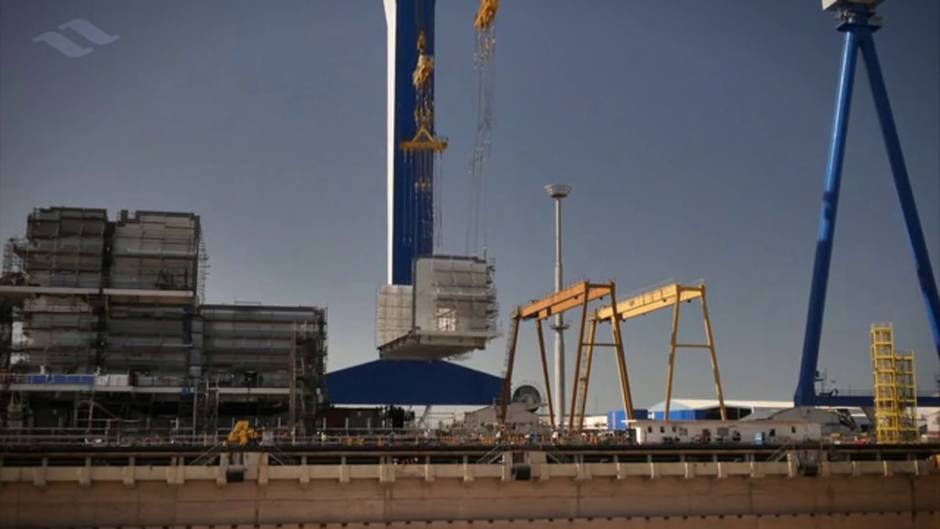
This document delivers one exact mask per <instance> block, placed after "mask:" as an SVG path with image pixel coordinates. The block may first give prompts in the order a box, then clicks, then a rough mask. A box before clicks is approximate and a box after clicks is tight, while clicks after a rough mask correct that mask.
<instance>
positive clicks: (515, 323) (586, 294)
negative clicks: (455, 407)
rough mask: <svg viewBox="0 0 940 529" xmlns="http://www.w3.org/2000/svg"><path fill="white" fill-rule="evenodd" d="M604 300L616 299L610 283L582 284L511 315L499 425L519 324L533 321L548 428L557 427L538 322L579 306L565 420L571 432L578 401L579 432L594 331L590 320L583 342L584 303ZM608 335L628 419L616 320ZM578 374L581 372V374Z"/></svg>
mask: <svg viewBox="0 0 940 529" xmlns="http://www.w3.org/2000/svg"><path fill="white" fill-rule="evenodd" d="M604 297H607V298H609V299H610V301H611V302H613V301H614V300H616V299H617V291H616V287H615V285H614V283H613V282H612V281H611V282H609V283H591V282H588V281H582V282H580V283H576V284H574V285H572V286H570V287H568V288H566V289H564V290H561V291H559V292H556V293H555V294H552V295H550V296H546V297H544V298H542V299H540V300H537V301H533V302H532V303H530V304H528V305H526V306H524V307H518V308H516V310H515V312H513V316H512V324H511V328H510V336H509V341H508V343H507V356H506V376H505V378H504V379H503V388H502V398H501V399H500V414H499V419H500V423H501V424H505V422H506V408H507V406H508V404H509V398H510V392H511V390H512V369H513V364H514V363H515V357H516V344H517V340H518V337H519V323H520V322H522V321H526V320H534V321H535V330H536V333H537V334H538V343H539V355H540V358H541V363H542V375H543V376H544V378H545V390H546V398H547V400H548V414H549V417H550V421H551V425H552V428H555V427H557V426H561V425H556V424H555V409H554V404H553V402H552V390H551V381H550V380H549V378H548V360H547V355H546V353H545V337H544V333H543V330H542V321H543V320H546V319H548V318H550V317H552V316H554V315H556V314H561V313H563V312H566V311H569V310H572V309H576V308H578V307H580V308H581V325H580V326H579V331H578V354H577V359H576V360H575V376H574V378H575V383H576V388H575V391H574V393H573V395H572V400H571V410H572V414H571V417H570V421H569V428H570V429H571V430H572V431H575V425H576V424H575V420H576V418H575V416H574V411H575V409H576V408H577V403H578V401H579V400H580V401H581V402H580V404H581V405H580V410H581V416H580V417H579V418H578V419H577V420H578V422H577V429H578V430H580V429H581V427H582V426H583V422H584V413H583V410H584V404H583V401H584V400H586V399H587V386H588V380H589V378H590V365H591V354H592V353H593V348H594V345H595V343H594V336H595V331H596V325H595V321H594V319H593V318H592V319H591V329H590V336H589V340H588V341H585V339H584V331H585V329H586V327H587V319H588V318H587V317H588V304H589V303H590V302H591V301H595V300H598V299H601V298H604ZM611 332H612V334H613V340H614V343H613V344H610V345H612V346H613V347H615V349H616V356H617V368H618V371H617V372H618V375H619V377H620V392H621V398H622V399H623V406H624V409H625V410H627V413H628V414H629V417H630V418H633V398H632V396H631V395H630V380H629V378H628V376H627V363H626V359H625V358H624V352H623V340H622V336H621V334H620V322H619V320H614V321H613V322H612V326H611ZM585 347H587V348H588V352H587V354H586V356H585V357H582V350H583V349H584V348H585ZM582 360H584V362H585V368H584V369H582V368H581V364H582ZM581 371H583V373H582V372H581Z"/></svg>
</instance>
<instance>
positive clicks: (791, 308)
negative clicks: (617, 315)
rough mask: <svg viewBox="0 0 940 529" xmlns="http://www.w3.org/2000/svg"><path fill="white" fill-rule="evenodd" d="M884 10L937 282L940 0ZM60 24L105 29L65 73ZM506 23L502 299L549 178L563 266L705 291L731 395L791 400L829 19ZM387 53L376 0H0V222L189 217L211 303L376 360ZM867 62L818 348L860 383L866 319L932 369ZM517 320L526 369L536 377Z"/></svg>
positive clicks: (451, 77)
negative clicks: (263, 314) (63, 213)
mask: <svg viewBox="0 0 940 529" xmlns="http://www.w3.org/2000/svg"><path fill="white" fill-rule="evenodd" d="M475 8H476V2H470V1H467V2H454V1H444V2H439V5H438V17H437V43H436V52H437V56H436V65H437V93H438V98H437V117H438V128H439V130H440V132H441V133H443V134H446V135H447V136H449V138H450V140H451V146H450V148H449V150H448V151H447V153H446V154H445V159H444V177H445V184H444V195H443V207H444V217H445V219H444V226H445V233H444V249H445V250H455V251H456V250H461V249H462V248H463V243H464V239H463V237H464V222H465V210H466V203H467V199H466V198H465V197H466V189H467V187H466V181H465V180H466V176H465V175H466V168H467V162H468V160H469V149H470V146H471V142H472V139H473V131H474V117H473V109H472V100H473V94H474V92H473V89H474V82H473V81H474V77H473V69H472V52H473V31H472V17H473V14H474V11H475ZM881 12H882V14H883V16H884V21H885V22H884V26H885V27H884V29H883V30H882V31H880V32H879V33H878V35H877V41H878V45H879V52H880V54H881V58H882V63H883V68H884V71H885V74H886V77H887V83H888V88H889V92H890V95H891V97H892V100H893V105H894V110H895V114H896V116H897V120H898V128H899V131H900V134H901V139H902V142H903V144H904V149H905V155H906V156H907V161H908V165H909V168H910V172H911V177H912V180H913V186H914V190H915V192H916V195H917V200H918V206H919V207H920V211H921V218H922V221H923V223H924V229H925V232H926V234H927V238H928V244H929V247H930V252H931V256H932V258H933V262H934V270H935V273H938V272H937V270H938V266H937V265H938V262H940V162H938V145H940V132H938V129H940V125H938V122H940V101H938V100H940V3H938V2H936V1H935V0H904V1H897V0H895V1H891V2H887V4H886V5H884V6H883V8H882V9H881ZM74 18H83V19H86V20H89V21H91V22H92V23H94V24H95V25H97V26H98V27H100V28H101V29H102V30H104V31H105V32H107V33H110V34H117V35H120V38H119V39H118V40H117V41H115V42H113V43H110V44H107V45H102V46H92V47H93V48H94V51H93V52H92V53H89V54H87V55H85V56H83V57H80V58H77V59H71V58H67V57H65V56H63V55H62V54H60V53H59V52H57V51H55V50H54V49H53V48H52V47H50V46H48V45H47V44H45V43H43V42H34V41H33V39H34V37H36V36H38V35H40V34H42V33H44V32H46V31H55V30H56V28H57V27H58V26H59V25H61V24H63V23H65V22H67V21H69V20H71V19H74ZM63 33H67V31H63ZM497 39H498V43H497V54H496V81H495V83H496V114H495V125H494V132H493V134H494V147H493V157H492V161H491V163H490V165H489V170H488V174H487V179H488V181H487V192H488V196H487V211H486V214H487V216H488V221H487V226H488V230H489V237H488V239H489V252H490V255H491V256H492V257H493V258H495V260H496V266H497V283H498V287H499V301H500V304H501V306H502V309H503V314H504V315H505V314H508V311H509V309H510V308H511V307H512V306H514V305H516V304H518V303H520V302H524V301H525V300H528V299H530V298H533V297H537V296H539V295H541V294H544V293H546V292H547V291H549V290H550V288H551V282H552V265H551V255H552V246H551V245H552V241H551V214H552V210H551V206H550V203H549V201H548V198H547V197H546V196H545V193H544V191H542V186H543V185H544V184H546V183H550V182H556V181H561V182H567V183H569V184H571V185H572V186H573V187H574V192H573V194H572V196H571V198H570V199H568V202H567V210H566V213H567V219H566V229H567V270H568V275H569V277H571V278H574V277H589V278H593V279H596V280H606V279H610V278H612V279H615V280H616V281H617V284H618V288H619V290H620V291H621V292H622V293H624V294H626V293H628V292H630V291H634V290H636V289H639V288H642V287H644V286H647V285H651V284H654V283H658V282H660V281H663V280H666V279H670V278H671V279H675V280H679V281H691V280H695V279H698V278H705V279H706V280H707V282H708V284H709V286H710V296H711V299H710V305H711V309H712V312H713V319H714V327H715V334H716V341H717V345H718V352H719V362H720V364H721V367H722V373H723V375H724V381H725V387H726V393H727V395H728V396H729V397H730V398H790V397H791V396H792V393H793V389H794V387H795V384H796V375H797V371H798V366H799V352H800V348H801V345H802V335H803V325H804V320H805V313H806V304H807V299H808V290H809V280H810V275H811V270H812V258H813V256H812V252H813V250H814V245H815V236H816V223H817V218H818V214H819V198H820V196H821V191H822V180H823V173H824V168H825V163H826V148H827V137H828V135H829V129H830V123H831V114H832V105H833V99H834V90H835V83H836V76H837V66H838V60H839V53H840V48H841V37H840V35H839V34H838V33H837V32H836V31H835V29H834V21H833V19H832V17H831V16H830V15H829V14H825V13H822V12H820V11H819V2H818V0H799V1H795V0H788V1H785V2H747V1H743V0H736V1H732V0H712V1H709V2H690V1H679V2H652V1H634V2H623V1H613V0H611V1H594V2H574V1H566V2H562V1H547V0H541V1H536V0H515V1H507V2H503V3H502V6H501V11H500V13H499V18H498V22H497ZM77 40H79V41H80V39H77ZM385 68H386V66H385V21H384V14H383V10H382V7H381V3H380V2H379V1H377V0H376V1H366V0H358V1H352V2H349V1H333V2H325V1H324V2H317V1H309V0H305V1H299V0H273V1H269V2H259V1H222V0H206V1H201V2H186V1H176V0H174V1H163V2H152V1H142V0H136V1H116V0H111V1H91V0H78V1H73V2H52V1H36V0H24V1H15V0H2V1H0V236H2V237H4V238H6V237H9V236H13V235H20V234H22V233H23V232H24V230H25V218H26V215H27V213H28V212H29V211H30V209H31V208H33V207H34V206H49V205H71V206H87V207H105V208H108V209H109V210H111V211H112V212H113V211H117V210H118V209H121V208H128V209H167V210H182V211H194V212H197V213H199V214H200V215H202V220H203V226H204V230H205V237H206V240H207V244H208V249H209V254H210V256H211V265H212V268H211V275H210V278H209V285H208V296H209V298H210V299H211V300H212V301H218V302H227V301H232V300H234V299H236V298H237V299H239V300H255V301H264V302H266V303H276V304H317V305H326V306H327V307H328V308H329V324H330V359H329V367H330V369H337V368H341V367H346V366H350V365H353V364H356V363H360V362H363V361H367V360H371V359H373V358H375V356H376V352H375V349H374V332H373V327H374V313H375V306H374V304H375V301H374V299H375V293H376V291H377V289H378V287H379V286H380V285H381V284H382V282H383V281H384V275H385V138H384V135H385V110H386V109H385V79H386V77H385V76H386V69H385ZM860 74H861V75H860V76H859V78H858V80H859V84H858V85H857V86H858V90H857V92H856V94H857V95H856V99H855V107H854V110H853V114H852V120H851V127H850V133H849V145H848V152H847V161H846V165H845V178H844V183H843V196H842V203H841V206H840V211H839V213H840V217H839V222H838V226H837V241H836V247H835V254H834V259H833V275H832V280H831V282H830V295H829V302H828V306H827V313H826V330H825V332H824V336H823V342H822V351H823V352H822V355H821V359H820V364H821V367H828V368H829V372H830V376H832V377H834V378H835V379H836V381H837V383H838V385H840V386H842V387H847V386H851V387H853V388H855V389H862V388H867V387H870V384H871V378H870V377H871V375H870V367H869V366H870V364H869V353H868V326H869V324H870V322H872V321H881V320H888V321H893V322H894V323H895V327H896V334H897V341H898V344H899V346H901V347H904V348H911V349H915V350H916V351H917V352H918V353H920V355H919V356H918V363H919V365H918V368H919V372H920V380H921V383H922V384H923V385H927V384H932V379H933V376H934V374H935V373H936V372H937V371H938V362H937V358H936V357H935V356H934V353H933V345H932V341H931V337H930V331H929V328H928V325H927V321H926V317H925V315H924V310H923V305H922V302H921V300H920V296H919V291H918V288H917V284H916V280H915V279H914V275H913V265H912V260H911V257H910V251H909V249H908V247H907V242H906V237H905V234H904V228H903V222H902V220H901V216H900V213H899V210H898V208H897V206H896V198H895V195H894V190H893V187H892V183H891V180H890V173H889V168H888V164H887V161H886V158H885V155H884V149H883V147H882V145H881V138H880V132H879V130H878V128H877V122H876V120H875V116H874V112H873V108H872V102H871V97H870V94H869V91H868V87H867V80H866V77H865V74H864V70H860ZM688 314H690V315H694V314H695V313H694V312H692V311H689V312H688ZM505 320H506V318H505V316H504V317H503V325H504V326H505V325H506V323H505ZM688 323H689V325H690V326H691V327H692V328H693V329H694V330H695V331H697V332H698V330H699V327H700V322H699V321H696V320H694V319H692V318H690V319H689V320H688ZM668 326H669V317H668V314H660V315H655V316H651V317H648V318H645V319H643V320H640V321H638V322H634V323H630V324H629V325H628V326H627V327H625V331H626V338H627V345H628V348H629V352H628V354H629V363H630V368H631V374H632V379H633V383H634V386H635V394H636V400H637V402H638V403H639V404H642V405H646V404H650V403H653V402H656V401H659V400H661V399H662V391H663V386H664V384H663V380H664V372H665V370H664V366H665V352H666V344H667V343H668ZM533 334H534V331H532V330H531V329H525V332H524V333H523V336H524V337H525V338H524V340H523V342H522V344H523V346H524V348H523V351H522V356H523V360H522V361H521V366H522V367H521V375H520V377H519V378H520V379H529V380H537V373H538V371H537V370H536V363H535V362H534V357H535V355H534V350H533V348H532V347H533V345H534V339H533V336H532V335H533ZM695 336H696V334H695V333H690V334H689V338H690V339H692V338H694V337H695ZM503 351H504V340H502V339H499V340H496V341H495V342H494V343H493V345H492V346H491V347H490V348H489V350H487V351H485V352H478V353H476V355H475V356H474V357H473V358H472V359H471V360H470V361H468V362H467V363H468V365H470V366H473V367H477V368H481V369H484V370H487V371H490V372H493V373H498V372H499V370H500V368H501V366H502V362H503V354H504V353H503ZM572 363H573V361H569V366H571V365H572ZM595 365H596V366H597V371H596V373H597V378H596V379H595V380H596V383H595V384H594V385H593V386H592V396H591V398H590V399H589V407H591V408H593V409H595V410H605V409H607V408H610V407H612V406H615V405H616V404H617V397H616V392H615V381H616V378H615V375H614V371H613V369H612V367H613V362H612V359H611V358H609V357H604V356H602V357H601V358H600V359H599V360H598V362H597V364H595ZM678 369H679V371H678V383H679V389H678V390H677V392H676V393H677V395H679V396H708V395H710V392H711V383H710V381H709V379H708V371H707V362H706V360H705V357H704V356H702V355H700V354H699V353H697V352H689V353H686V354H685V355H684V356H683V357H682V358H681V359H680V364H679V368H678Z"/></svg>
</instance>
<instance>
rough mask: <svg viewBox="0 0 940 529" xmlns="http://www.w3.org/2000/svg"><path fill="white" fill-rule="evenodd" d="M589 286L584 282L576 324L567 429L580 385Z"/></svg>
mask: <svg viewBox="0 0 940 529" xmlns="http://www.w3.org/2000/svg"><path fill="white" fill-rule="evenodd" d="M589 289H590V287H589V286H588V284H587V283H585V284H584V294H583V298H582V300H583V301H582V303H581V323H580V325H578V347H577V349H576V350H577V351H578V353H577V356H576V357H575V360H574V391H572V392H571V416H570V417H569V418H568V429H569V430H571V431H574V424H575V417H574V415H575V410H576V409H577V408H576V405H577V400H578V386H579V385H580V383H581V382H580V380H581V379H580V376H581V349H582V344H583V343H584V326H585V323H586V321H587V310H588V291H589Z"/></svg>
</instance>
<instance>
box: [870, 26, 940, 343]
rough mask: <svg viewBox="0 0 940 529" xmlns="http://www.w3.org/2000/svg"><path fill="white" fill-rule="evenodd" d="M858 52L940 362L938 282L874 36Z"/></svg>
mask: <svg viewBox="0 0 940 529" xmlns="http://www.w3.org/2000/svg"><path fill="white" fill-rule="evenodd" d="M859 49H861V52H862V58H863V59H864V60H865V67H866V69H867V70H868V82H869V84H870V85H871V93H872V97H873V98H874V100H875V109H877V111H878V121H879V123H880V124H881V133H882V135H884V140H885V147H886V149H887V151H888V161H889V162H890V164H891V174H892V175H894V187H895V188H896V189H897V193H898V201H899V202H900V203H901V212H902V213H903V214H904V224H905V226H906V227H907V236H908V240H909V242H910V244H911V250H912V252H913V253H914V265H915V267H916V269H917V281H918V282H919V283H920V291H921V294H922V296H923V298H924V305H925V306H926V308H927V319H928V320H929V322H930V330H931V331H932V332H933V342H934V347H935V349H936V350H937V357H938V358H940V323H938V318H940V301H938V295H937V282H936V280H935V279H934V275H933V268H932V267H931V264H930V255H929V254H928V252H927V243H926V242H925V241H924V230H923V228H922V227H921V225H920V216H919V215H918V214H917V204H916V202H915V201H914V191H913V190H912V189H911V181H910V178H909V177H908V174H907V165H906V164H905V163H904V153H903V152H902V151H901V140H900V138H899V137H898V130H897V127H896V126H895V124H894V115H893V114H892V112H891V103H890V102H889V101H888V90H887V88H886V87H885V81H884V77H883V76H882V74H881V65H880V64H879V62H878V54H877V52H876V51H875V41H874V39H872V36H871V33H870V32H868V33H865V34H863V35H862V36H861V39H860V40H859Z"/></svg>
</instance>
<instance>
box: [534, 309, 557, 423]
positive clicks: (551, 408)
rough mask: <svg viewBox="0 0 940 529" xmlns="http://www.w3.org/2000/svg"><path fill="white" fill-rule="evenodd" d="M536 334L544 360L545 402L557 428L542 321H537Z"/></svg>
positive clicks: (550, 419) (550, 418)
mask: <svg viewBox="0 0 940 529" xmlns="http://www.w3.org/2000/svg"><path fill="white" fill-rule="evenodd" d="M535 332H536V333H537V334H538V337H539V354H540V356H541V358H542V375H543V376H544V377H545V400H546V401H548V419H549V421H550V422H551V424H552V429H554V428H555V405H554V403H552V381H551V379H550V378H548V359H547V358H546V355H545V334H544V333H543V332H542V320H538V319H537V320H535Z"/></svg>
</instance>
